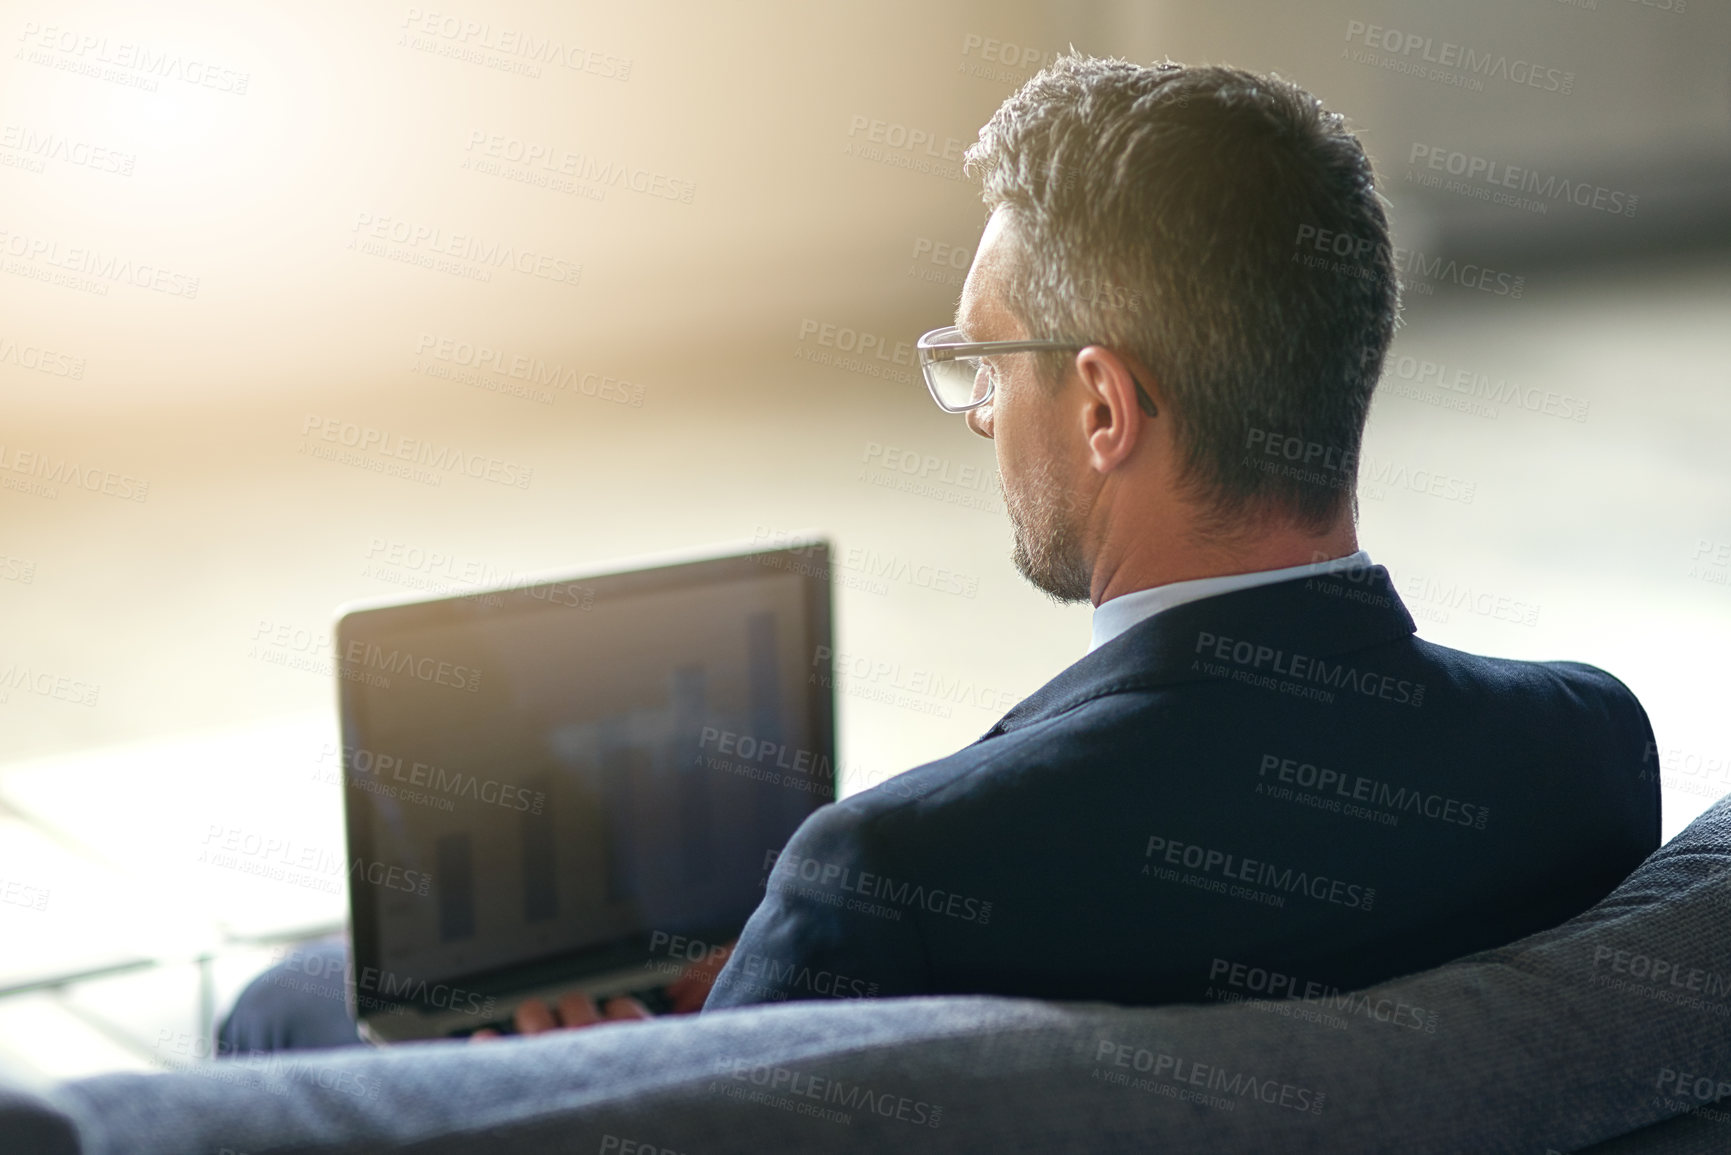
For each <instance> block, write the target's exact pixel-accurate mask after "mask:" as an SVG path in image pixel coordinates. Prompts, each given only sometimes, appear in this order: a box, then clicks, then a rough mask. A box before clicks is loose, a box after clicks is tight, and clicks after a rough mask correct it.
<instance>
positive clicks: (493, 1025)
mask: <svg viewBox="0 0 1731 1155" xmlns="http://www.w3.org/2000/svg"><path fill="white" fill-rule="evenodd" d="M621 996H630V997H631V998H634V999H636V1000H637V1001H638V1002H640V1003H642V1004H643V1005H644V1006H646V1007H648V1008H649V1013H650V1014H652V1015H665V1014H670V1013H671V1012H672V1010H673V999H672V998H671V997H670V996H669V995H668V993H667V988H666V987H665V986H661V985H657V986H652V987H644V988H642V989H641V990H635V991H616V992H614V993H613V994H610V995H608V996H606V998H601V999H597V1000H596V1002H597V1003H605V1002H606V1001H607V999H614V998H619V997H621ZM487 1030H492V1031H497V1032H499V1033H500V1034H501V1035H514V1034H516V1033H517V1024H516V1023H515V1022H514V1021H513V1020H512V1017H511V1016H510V1015H506V1016H505V1017H504V1018H502V1019H495V1020H494V1021H493V1022H490V1023H477V1024H475V1025H474V1026H472V1027H462V1028H460V1029H458V1030H455V1031H452V1032H451V1033H450V1037H451V1038H453V1039H466V1038H468V1037H469V1036H470V1035H472V1034H474V1033H475V1032H476V1031H487Z"/></svg>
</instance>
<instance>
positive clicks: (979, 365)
mask: <svg viewBox="0 0 1731 1155" xmlns="http://www.w3.org/2000/svg"><path fill="white" fill-rule="evenodd" d="M1096 343H1097V342H1093V341H1083V342H1076V341H1050V340H1047V341H964V340H962V333H961V330H960V329H958V328H956V327H955V326H954V325H946V326H944V327H943V328H942V329H933V330H932V331H931V332H930V333H927V334H926V335H925V336H923V337H921V338H920V339H919V341H918V342H917V343H916V344H915V348H916V349H917V350H918V352H919V359H920V372H921V373H923V374H924V375H925V378H926V388H927V389H930V390H931V391H932V400H933V401H936V402H937V403H938V408H939V409H942V410H943V411H944V412H945V413H966V412H967V411H968V410H970V409H978V408H979V407H980V406H982V405H984V404H985V403H986V402H988V401H990V400H991V399H992V394H993V393H995V392H996V391H997V385H998V374H997V371H996V370H995V369H994V368H993V367H992V366H991V365H989V364H987V362H986V358H988V357H996V356H999V355H1001V354H1004V353H1038V352H1055V351H1058V350H1080V349H1086V348H1087V347H1088V346H1089V345H1091V344H1096ZM1130 380H1131V381H1132V382H1134V383H1135V385H1136V404H1137V405H1139V406H1140V407H1141V409H1142V412H1144V413H1146V414H1147V415H1148V416H1150V417H1155V416H1158V414H1159V412H1160V411H1159V410H1158V409H1156V408H1155V407H1154V399H1153V398H1152V397H1150V396H1148V391H1147V390H1146V389H1144V388H1142V382H1140V381H1137V380H1136V375H1135V374H1134V373H1132V374H1131V375H1130Z"/></svg>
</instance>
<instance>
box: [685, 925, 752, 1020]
mask: <svg viewBox="0 0 1731 1155" xmlns="http://www.w3.org/2000/svg"><path fill="white" fill-rule="evenodd" d="M738 943H739V940H738V939H734V940H733V941H732V942H730V943H728V944H727V945H726V946H722V947H716V948H715V949H713V950H710V951H708V952H706V953H705V954H704V956H703V957H702V958H701V959H699V960H698V961H697V962H694V963H692V964H691V965H690V966H688V967H686V968H685V970H684V971H682V972H681V973H680V975H679V977H678V978H676V979H674V980H673V981H672V982H670V983H668V984H667V997H668V998H670V999H672V1000H673V1013H674V1014H676V1015H690V1014H695V1013H697V1012H698V1011H701V1010H702V1009H703V1003H704V1000H705V999H707V998H709V990H710V988H711V987H713V986H714V985H715V976H716V975H718V974H720V973H721V968H722V967H724V966H726V965H727V960H728V958H729V956H731V955H732V954H733V948H734V947H735V946H736V945H738Z"/></svg>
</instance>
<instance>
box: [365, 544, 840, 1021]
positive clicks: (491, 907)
mask: <svg viewBox="0 0 1731 1155" xmlns="http://www.w3.org/2000/svg"><path fill="white" fill-rule="evenodd" d="M776 545H777V548H773V549H758V550H752V551H750V552H729V553H722V554H718V555H714V554H712V555H706V556H700V557H684V558H679V559H669V560H663V561H661V562H660V563H659V564H653V565H639V566H637V567H634V568H630V569H620V570H617V571H614V572H607V573H597V574H566V575H561V576H559V577H557V578H551V579H546V580H540V579H537V580H535V581H534V582H533V583H532V584H518V585H512V586H510V587H508V588H501V589H493V590H486V591H480V592H475V593H465V594H462V595H458V596H443V597H421V598H411V599H392V600H383V601H379V600H375V601H369V602H365V603H351V604H349V605H347V606H344V607H342V609H341V610H339V615H340V616H339V618H338V621H337V626H336V672H337V675H338V680H337V685H338V698H339V708H340V713H341V724H342V763H343V770H344V772H343V799H344V811H345V820H346V826H347V844H348V850H347V854H348V862H347V868H348V875H349V878H348V883H349V909H350V932H351V935H352V942H353V952H354V953H353V959H352V964H353V965H352V966H351V967H350V970H349V975H348V998H349V1004H350V1010H351V1011H352V1012H353V1013H354V1015H355V1018H356V1021H357V1022H358V1023H359V1024H360V1029H361V1033H362V1036H363V1037H365V1038H367V1039H369V1040H371V1041H374V1042H379V1043H386V1042H397V1041H404V1040H410V1039H434V1038H442V1037H449V1036H461V1035H467V1034H472V1033H473V1032H474V1031H475V1030H478V1029H480V1028H482V1027H492V1028H495V1029H500V1028H503V1029H505V1030H507V1031H508V1030H509V1026H508V1024H509V1023H510V1019H511V1016H512V1013H513V1011H514V1010H515V1008H516V1006H517V1004H518V1003H520V1002H521V1001H523V1000H524V999H526V998H531V997H534V998H545V999H549V1000H552V999H556V998H557V997H558V996H559V995H561V994H564V993H567V992H570V991H582V992H584V993H587V994H589V995H591V996H593V997H595V998H597V999H602V998H606V997H609V996H612V995H616V994H626V993H631V994H635V995H637V996H638V997H639V998H642V999H643V1000H644V1001H645V1002H646V1003H648V1004H649V1005H650V1008H651V1009H652V1010H656V1009H658V1004H661V1003H664V1002H665V999H664V996H663V991H662V988H664V987H665V985H666V984H667V983H668V982H669V981H671V980H672V979H673V978H674V977H676V976H677V974H678V973H679V972H680V971H681V970H682V969H683V968H684V967H685V966H686V965H688V963H689V962H691V961H695V960H697V959H700V958H702V957H705V956H706V955H709V956H712V954H713V952H714V951H716V950H717V949H719V948H720V947H722V946H723V945H725V944H727V943H729V942H731V941H732V940H733V939H734V938H736V937H737V936H738V935H739V932H740V931H741V929H743V927H744V925H745V921H746V919H747V918H748V917H749V916H750V914H751V912H752V911H753V910H755V909H756V907H757V904H758V901H759V900H760V899H761V898H762V896H763V888H764V881H765V879H766V877H767V874H768V868H769V866H770V865H771V863H772V862H773V859H774V856H775V855H776V854H777V853H778V852H779V851H780V850H781V848H782V847H783V846H784V845H786V843H787V840H788V838H789V837H790V836H791V835H792V834H793V832H794V830H795V829H796V828H797V827H798V826H799V824H800V823H801V822H802V821H804V820H805V818H806V816H807V815H809V814H811V813H812V811H814V810H816V809H818V808H819V807H820V806H822V805H824V804H825V803H827V802H831V801H833V800H834V799H835V797H836V781H835V775H834V767H835V752H834V746H835V732H834V698H833V690H832V686H833V680H832V670H831V663H832V654H833V650H832V648H831V631H830V615H831V605H830V581H829V555H830V550H829V544H828V543H827V542H826V541H823V540H821V539H818V538H810V539H806V538H801V539H784V540H778V541H777V542H776Z"/></svg>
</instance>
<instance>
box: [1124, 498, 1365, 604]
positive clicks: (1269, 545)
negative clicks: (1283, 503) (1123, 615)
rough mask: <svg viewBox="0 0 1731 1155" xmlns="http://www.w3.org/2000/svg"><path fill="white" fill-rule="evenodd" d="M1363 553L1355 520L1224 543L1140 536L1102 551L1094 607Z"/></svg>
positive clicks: (1272, 529)
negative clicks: (1142, 593) (1178, 585)
mask: <svg viewBox="0 0 1731 1155" xmlns="http://www.w3.org/2000/svg"><path fill="white" fill-rule="evenodd" d="M1357 550H1358V535H1357V533H1356V532H1355V530H1354V528H1353V525H1352V521H1351V518H1350V516H1348V517H1343V518H1342V519H1341V520H1340V521H1339V522H1337V523H1336V524H1335V525H1334V526H1333V527H1331V528H1330V529H1329V530H1327V531H1325V532H1323V533H1320V534H1318V533H1314V532H1308V531H1305V530H1302V529H1300V528H1298V527H1296V526H1290V525H1281V526H1269V527H1266V528H1264V529H1260V530H1258V531H1257V532H1256V533H1254V534H1246V535H1244V536H1242V537H1240V538H1236V539H1232V540H1224V539H1221V538H1207V539H1203V538H1196V537H1189V538H1188V539H1187V536H1186V535H1182V534H1176V535H1173V536H1172V537H1170V538H1166V539H1162V538H1160V537H1158V536H1155V535H1145V536H1139V537H1137V538H1135V539H1132V540H1130V541H1128V542H1125V543H1123V544H1122V545H1121V546H1119V547H1118V548H1116V549H1112V548H1103V549H1102V550H1101V551H1100V554H1099V555H1098V556H1097V558H1096V560H1095V564H1094V582H1093V590H1092V593H1091V597H1092V599H1093V602H1094V604H1095V605H1099V604H1101V603H1102V602H1108V601H1111V600H1112V599H1113V598H1116V597H1122V596H1123V595H1124V594H1128V593H1134V592H1135V591H1137V590H1145V589H1152V588H1153V587H1155V586H1163V585H1170V584H1171V583H1173V582H1182V581H1195V580H1197V579H1199V578H1211V577H1224V576H1227V575H1229V574H1242V573H1259V572H1261V571H1263V570H1271V569H1286V568H1287V567H1289V566H1296V565H1310V564H1312V563H1315V562H1323V561H1332V560H1334V559H1335V558H1339V557H1346V556H1347V555H1348V554H1351V553H1355V552H1357Z"/></svg>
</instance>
